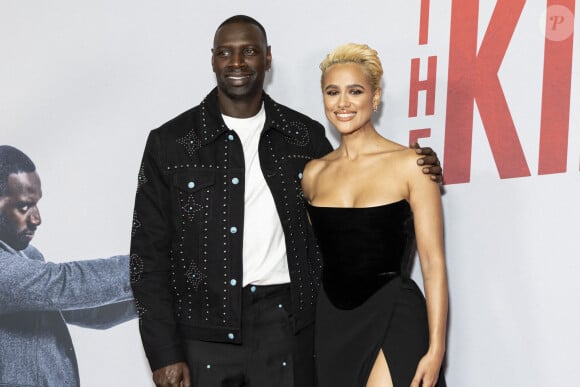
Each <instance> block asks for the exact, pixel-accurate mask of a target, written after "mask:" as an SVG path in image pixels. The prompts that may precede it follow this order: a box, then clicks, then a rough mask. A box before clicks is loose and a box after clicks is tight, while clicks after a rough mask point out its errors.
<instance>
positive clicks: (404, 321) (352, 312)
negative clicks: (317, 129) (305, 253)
mask: <svg viewBox="0 0 580 387" xmlns="http://www.w3.org/2000/svg"><path fill="white" fill-rule="evenodd" d="M320 68H321V70H322V80H321V83H322V92H323V96H324V107H325V112H326V117H327V118H328V119H329V120H330V122H331V123H332V124H333V125H334V126H335V128H336V129H337V130H338V131H339V133H340V134H341V143H340V146H339V147H338V148H337V149H336V150H334V151H333V152H331V153H329V154H328V155H326V156H325V157H323V158H321V159H317V160H312V161H311V162H309V163H308V165H307V166H306V168H305V170H304V173H303V179H302V187H303V190H304V195H305V197H306V199H307V209H308V213H309V217H310V220H311V222H312V226H313V228H314V231H315V234H316V236H317V238H318V241H319V245H320V249H321V252H322V257H323V261H324V267H323V276H322V282H323V289H322V290H321V293H320V297H319V301H318V309H317V317H316V318H317V320H316V330H317V331H316V352H317V355H316V356H317V369H318V370H317V371H318V377H319V385H320V387H331V386H332V387H343V386H344V387H355V386H356V387H359V386H367V387H371V386H372V387H378V386H381V387H383V386H396V387H398V386H404V387H408V386H409V385H410V386H412V387H419V386H422V387H432V386H444V385H445V381H444V379H443V376H442V373H441V372H440V369H441V363H442V361H443V356H444V353H445V336H446V324H447V278H446V270H445V255H444V251H443V231H442V230H443V225H442V209H441V198H440V191H439V186H438V185H437V184H436V183H434V182H433V181H432V180H431V179H430V178H429V177H428V176H425V175H423V174H422V173H421V171H420V170H419V169H418V168H417V167H416V161H417V158H418V155H417V153H416V152H415V151H414V150H412V149H409V148H407V147H404V146H402V145H399V144H397V143H394V142H392V141H389V140H387V139H385V138H384V137H382V136H381V135H380V134H379V133H378V132H377V131H376V129H375V128H374V127H373V124H372V122H371V117H372V113H373V111H376V110H377V106H378V104H379V102H380V98H381V88H380V82H381V77H382V73H383V70H382V66H381V62H380V60H379V58H378V56H377V52H376V51H375V50H373V49H371V48H369V47H368V46H366V45H358V44H347V45H344V46H340V47H338V48H336V49H335V50H334V51H333V52H332V53H330V54H329V55H328V56H327V57H326V58H325V59H324V61H323V62H322V63H321V65H320ZM415 247H416V249H417V251H418V253H419V259H420V263H421V270H422V274H423V282H424V288H425V294H426V298H425V297H423V294H422V293H421V291H420V289H419V288H418V287H417V285H416V284H415V282H414V281H413V280H412V279H410V278H409V260H410V258H412V257H413V256H414V251H415Z"/></svg>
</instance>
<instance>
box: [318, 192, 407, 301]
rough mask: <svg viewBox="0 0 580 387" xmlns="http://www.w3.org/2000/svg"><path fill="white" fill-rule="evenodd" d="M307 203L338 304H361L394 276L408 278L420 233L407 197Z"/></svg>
mask: <svg viewBox="0 0 580 387" xmlns="http://www.w3.org/2000/svg"><path fill="white" fill-rule="evenodd" d="M307 207H308V213H309V215H310V221H311V222H312V226H313V228H314V233H315V235H316V237H317V239H318V244H319V246H320V251H321V253H322V258H323V263H324V266H323V272H322V284H323V286H324V290H325V292H326V293H327V295H328V298H329V299H330V300H331V301H332V303H333V304H334V305H335V306H337V307H339V308H341V309H352V308H355V307H357V306H358V305H360V304H362V303H363V302H364V301H366V300H367V299H368V298H369V297H370V296H371V295H372V294H374V293H375V292H376V291H377V290H378V289H379V288H381V287H382V286H383V285H385V284H386V283H387V282H389V281H390V280H391V279H392V278H394V277H396V276H399V275H403V276H404V277H408V274H409V273H408V271H409V256H410V254H411V252H412V250H413V248H414V241H415V238H414V232H413V221H412V212H411V208H410V206H409V203H408V202H407V201H406V200H400V201H398V202H394V203H389V204H385V205H381V206H376V207H364V208H343V207H317V206H312V205H310V204H308V205H307Z"/></svg>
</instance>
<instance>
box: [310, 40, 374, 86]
mask: <svg viewBox="0 0 580 387" xmlns="http://www.w3.org/2000/svg"><path fill="white" fill-rule="evenodd" d="M338 63H357V64H360V65H361V66H362V67H363V69H364V71H365V73H366V74H367V76H368V77H369V81H370V84H371V86H372V88H373V90H377V89H379V88H380V87H381V79H382V77H383V66H382V64H381V60H380V59H379V55H378V52H377V51H376V50H374V49H372V48H370V47H369V46H368V45H366V44H357V43H347V44H343V45H342V46H338V47H336V48H335V49H334V50H332V52H331V53H330V54H328V55H327V56H326V58H324V60H323V61H322V62H321V63H320V70H322V75H321V77H320V83H321V84H322V80H323V78H324V73H325V72H326V70H328V69H329V68H330V67H331V66H332V65H335V64H338Z"/></svg>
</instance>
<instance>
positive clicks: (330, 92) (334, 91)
mask: <svg viewBox="0 0 580 387" xmlns="http://www.w3.org/2000/svg"><path fill="white" fill-rule="evenodd" d="M337 94H338V91H336V90H328V91H327V92H326V95H337Z"/></svg>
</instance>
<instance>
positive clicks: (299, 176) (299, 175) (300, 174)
mask: <svg viewBox="0 0 580 387" xmlns="http://www.w3.org/2000/svg"><path fill="white" fill-rule="evenodd" d="M298 178H299V179H300V180H302V172H300V173H299V174H298Z"/></svg>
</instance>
